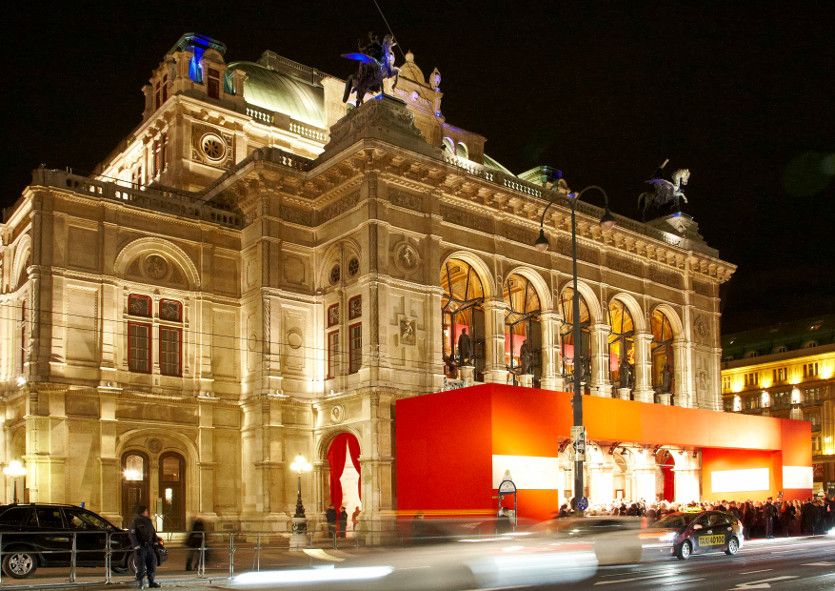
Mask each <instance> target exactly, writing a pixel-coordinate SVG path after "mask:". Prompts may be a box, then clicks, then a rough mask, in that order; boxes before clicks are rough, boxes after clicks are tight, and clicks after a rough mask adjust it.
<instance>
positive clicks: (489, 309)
mask: <svg viewBox="0 0 835 591" xmlns="http://www.w3.org/2000/svg"><path fill="white" fill-rule="evenodd" d="M507 310H508V305H507V304H506V303H505V302H504V301H502V300H488V301H485V302H484V332H485V335H484V343H485V349H486V350H485V360H484V381H485V382H495V383H499V384H506V383H507V364H506V363H505V358H504V321H505V315H506V314H507Z"/></svg>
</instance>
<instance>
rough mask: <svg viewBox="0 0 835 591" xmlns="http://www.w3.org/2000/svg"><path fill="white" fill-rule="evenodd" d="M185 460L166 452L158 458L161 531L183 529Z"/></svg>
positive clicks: (184, 522) (184, 521) (178, 455)
mask: <svg viewBox="0 0 835 591" xmlns="http://www.w3.org/2000/svg"><path fill="white" fill-rule="evenodd" d="M185 480H186V475H185V460H183V456H181V455H180V454H178V453H174V452H168V453H164V454H163V455H162V456H160V459H159V497H160V499H161V501H162V527H163V531H185V528H186V486H185Z"/></svg>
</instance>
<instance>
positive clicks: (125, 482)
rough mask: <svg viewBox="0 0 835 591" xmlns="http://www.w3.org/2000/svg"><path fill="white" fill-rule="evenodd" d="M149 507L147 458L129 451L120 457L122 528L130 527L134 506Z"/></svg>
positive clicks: (140, 453) (139, 453)
mask: <svg viewBox="0 0 835 591" xmlns="http://www.w3.org/2000/svg"><path fill="white" fill-rule="evenodd" d="M140 503H141V504H143V505H145V506H147V507H149V508H152V507H151V503H150V497H149V483H148V456H146V455H145V454H144V453H142V452H137V451H129V452H126V453H124V454H123V455H122V526H123V527H128V526H130V523H131V521H133V518H134V516H135V515H136V506H137V505H139V504H140Z"/></svg>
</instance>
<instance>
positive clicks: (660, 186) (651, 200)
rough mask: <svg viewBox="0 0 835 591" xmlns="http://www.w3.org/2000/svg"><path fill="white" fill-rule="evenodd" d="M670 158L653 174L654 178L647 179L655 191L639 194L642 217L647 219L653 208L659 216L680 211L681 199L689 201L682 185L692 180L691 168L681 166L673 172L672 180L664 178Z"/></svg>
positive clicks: (655, 215) (656, 215)
mask: <svg viewBox="0 0 835 591" xmlns="http://www.w3.org/2000/svg"><path fill="white" fill-rule="evenodd" d="M669 161H670V160H669V159H667V160H665V161H664V163H663V164H661V166H660V167H658V169H657V170H656V171H655V174H653V175H652V178H651V179H649V180H648V181H646V182H647V183H649V184H650V185H652V186H653V188H654V189H655V190H654V192H649V191H647V192H645V193H641V194H640V195H639V196H638V211H640V213H641V219H642V220H644V221H646V219H647V212H648V211H650V210H652V212H653V213H654V215H653V216H652V217H658V216H661V215H665V214H668V213H673V212H678V211H680V210H681V204H680V201H681V200H683V201H684V202H685V203H687V197H685V196H684V192H682V190H681V189H682V187H684V186H685V185H686V184H687V181H689V180H690V170H689V169H687V168H680V169H678V170H676V171H675V172H674V173H673V177H672V181H668V180H667V179H665V178H664V167H665V166H667V163H668V162H669Z"/></svg>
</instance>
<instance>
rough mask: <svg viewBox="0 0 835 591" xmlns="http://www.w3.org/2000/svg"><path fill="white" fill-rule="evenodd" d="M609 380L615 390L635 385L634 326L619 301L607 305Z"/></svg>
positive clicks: (630, 387)
mask: <svg viewBox="0 0 835 591" xmlns="http://www.w3.org/2000/svg"><path fill="white" fill-rule="evenodd" d="M609 327H610V328H611V332H610V333H609V380H610V381H611V383H612V386H613V387H615V388H629V389H632V387H633V385H634V384H635V380H634V376H635V325H634V323H633V321H632V314H630V313H629V310H628V309H627V307H626V306H625V305H624V304H623V302H621V301H620V300H616V299H615V300H612V301H611V302H610V303H609Z"/></svg>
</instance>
